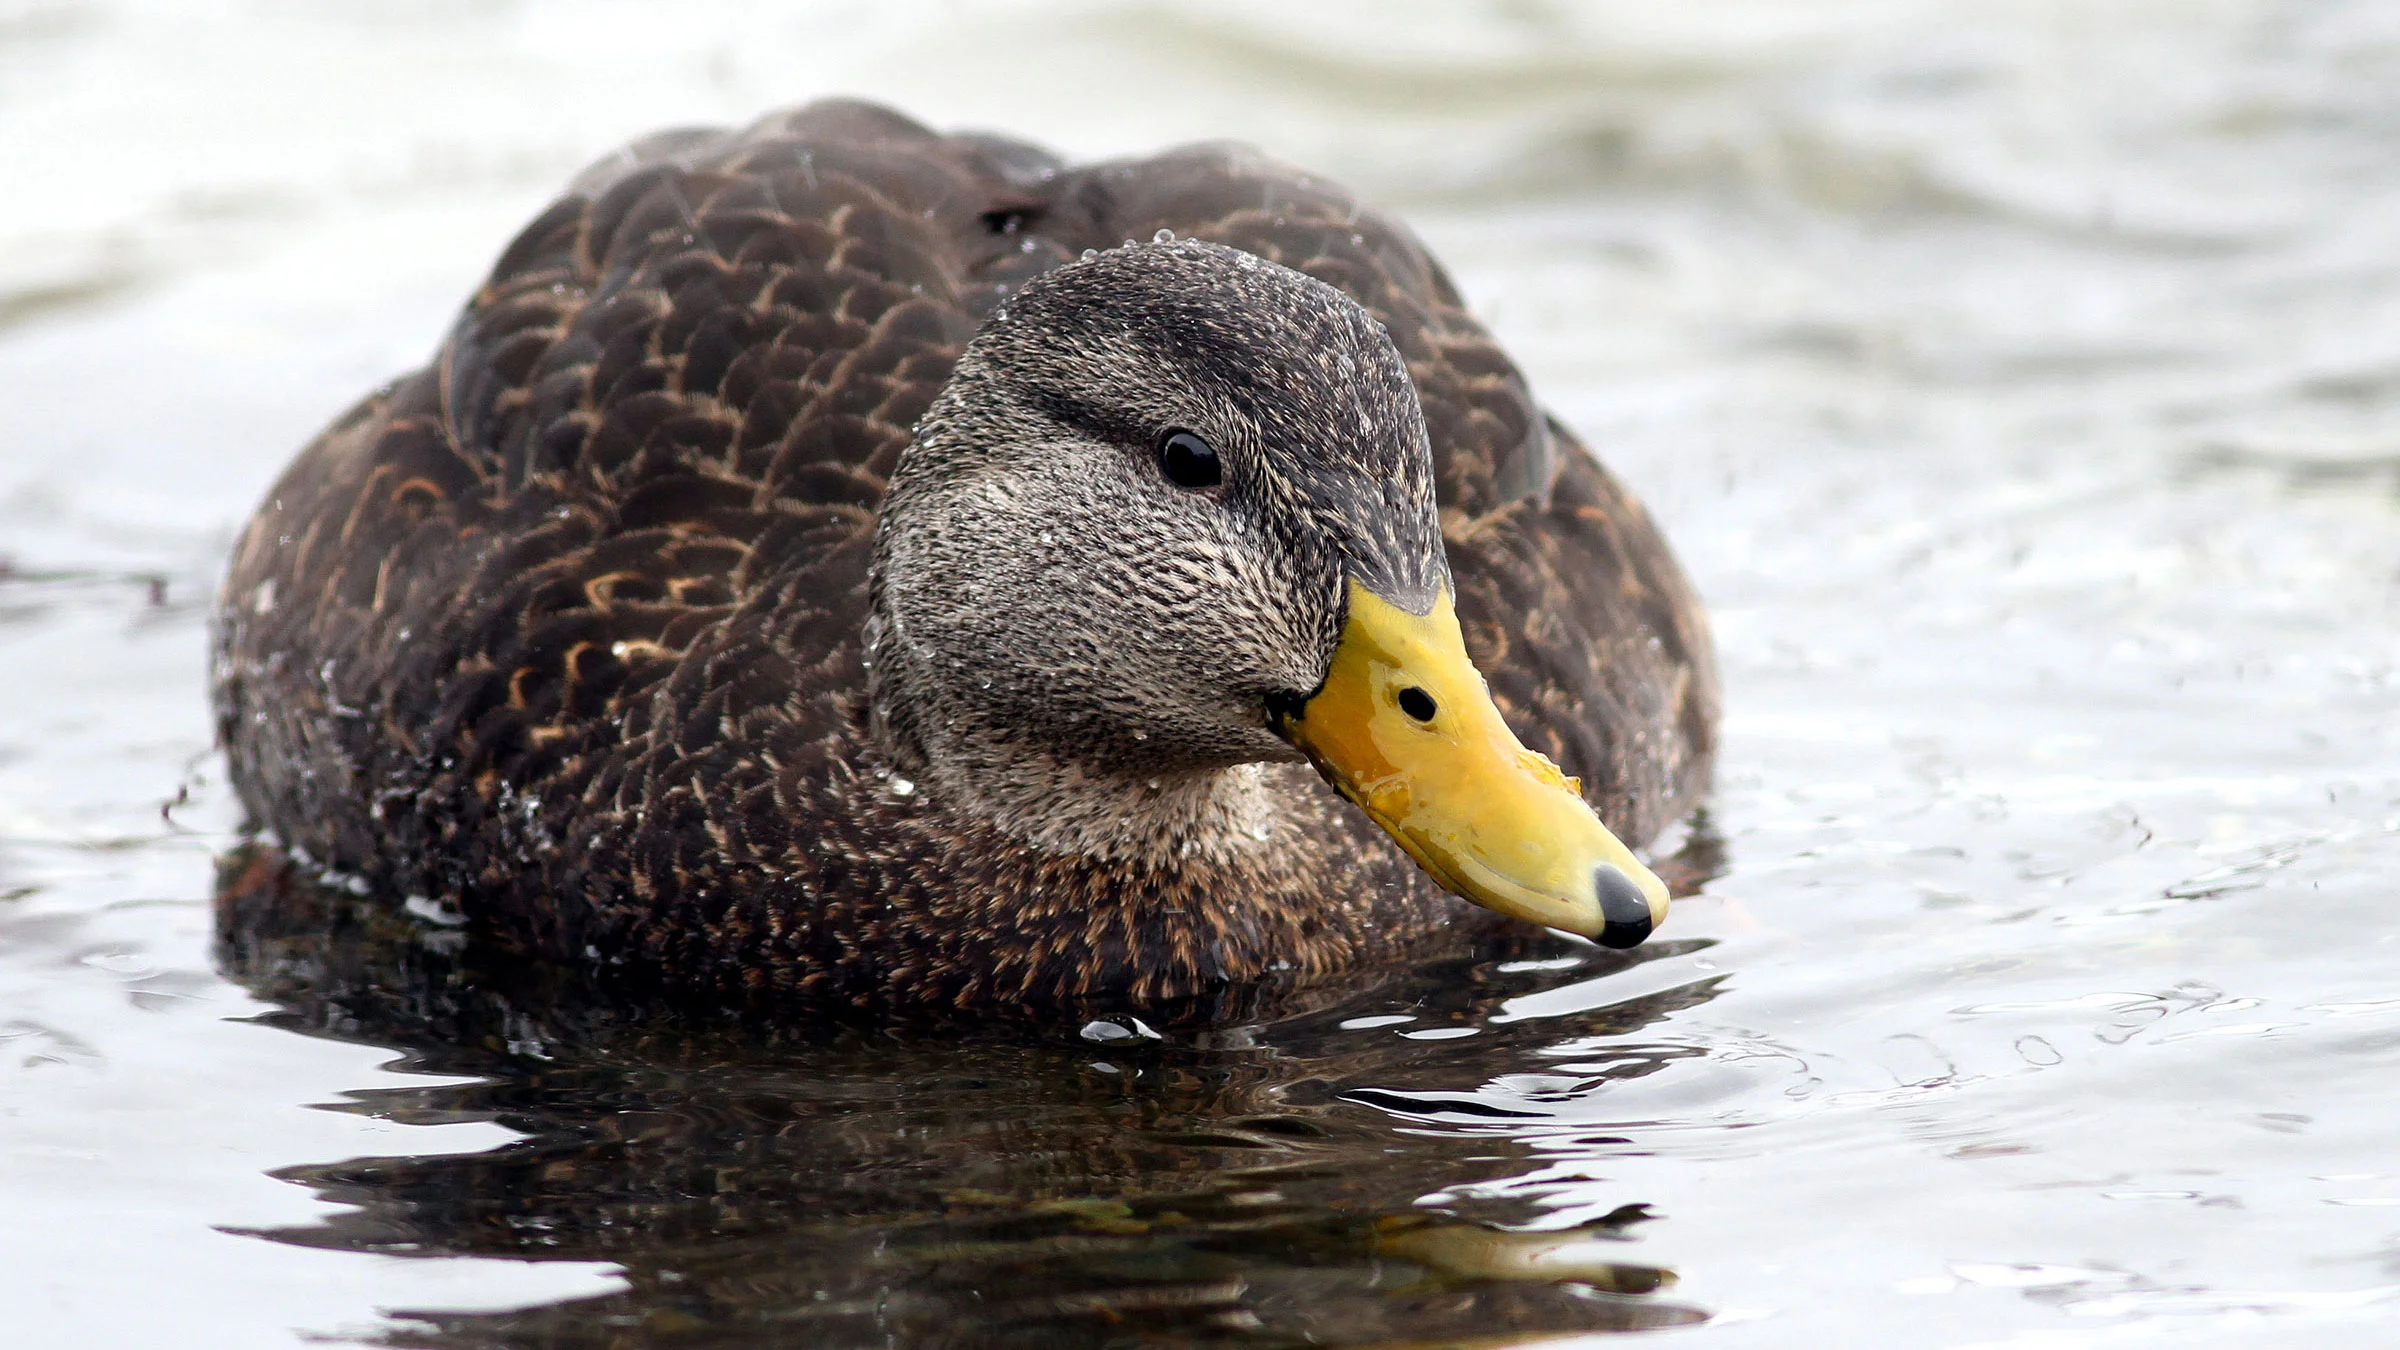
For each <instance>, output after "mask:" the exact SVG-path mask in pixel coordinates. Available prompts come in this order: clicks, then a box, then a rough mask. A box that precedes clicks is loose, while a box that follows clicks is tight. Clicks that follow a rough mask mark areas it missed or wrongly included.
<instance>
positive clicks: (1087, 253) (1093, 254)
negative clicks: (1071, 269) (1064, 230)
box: [1083, 248, 1100, 262]
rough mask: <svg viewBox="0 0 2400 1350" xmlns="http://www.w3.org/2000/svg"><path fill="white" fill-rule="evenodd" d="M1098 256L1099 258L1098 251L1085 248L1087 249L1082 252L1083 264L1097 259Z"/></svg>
mask: <svg viewBox="0 0 2400 1350" xmlns="http://www.w3.org/2000/svg"><path fill="white" fill-rule="evenodd" d="M1099 256H1100V250H1098V249H1096V248H1087V249H1085V250H1084V251H1083V260H1084V261H1085V262H1090V261H1091V260H1092V259H1094V258H1097V257H1099Z"/></svg>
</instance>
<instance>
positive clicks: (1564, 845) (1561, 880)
mask: <svg viewBox="0 0 2400 1350" xmlns="http://www.w3.org/2000/svg"><path fill="white" fill-rule="evenodd" d="M1277 730H1278V731H1280V732H1281V733H1282V734H1283V736H1284V738H1285V739H1286V740H1289V741H1290V742H1291V743H1292V744H1293V745H1295V746H1297V747H1299V748H1300V750H1301V751H1303V752H1304V753H1306V754H1307V756H1308V757H1309V760H1310V761H1311V762H1312V763H1314V764H1315V765H1316V766H1317V771H1318V772H1320V773H1322V774H1324V775H1325V778H1326V780H1327V781H1328V782H1331V783H1332V784H1333V785H1334V786H1335V787H1336V788H1339V789H1340V790H1341V793H1342V795H1343V796H1345V797H1348V798H1349V799H1350V800H1351V801H1353V802H1356V803H1357V804H1358V805H1359V806H1360V807H1361V808H1362V809H1363V810H1365V811H1366V813H1367V815H1368V816H1370V817H1372V818H1373V819H1374V821H1375V823H1376V824H1378V825H1380V826H1382V827H1383V828H1384V829H1385V830H1386V831H1387V832H1389V833H1390V835H1391V836H1392V838H1394V839H1396V840H1398V841H1399V843H1400V847H1402V848H1404V849H1406V850H1408V854H1409V856H1410V857H1412V858H1415V859H1416V860H1417V862H1418V863H1419V864H1420V865H1421V866H1423V867H1424V869H1425V870H1426V871H1427V872H1430V873H1432V874H1433V877H1434V879H1435V880H1436V881H1439V882H1440V883H1441V884H1442V885H1443V886H1445V887H1447V888H1448V889H1450V890H1451V891H1453V892H1456V893H1457V894H1459V895H1461V896H1464V897H1465V898H1467V899H1469V900H1472V901H1474V902H1475V903H1476V904H1479V905H1482V906H1483V907H1485V908H1486V909H1492V910H1497V911H1499V912H1500V913H1502V914H1506V915H1510V916H1512V917H1514V918H1519V919H1526V920H1530V921H1532V922H1534V923H1538V924H1543V925H1546V926H1548V927H1551V928H1563V929H1565V930H1566V931H1568V932H1570V933H1580V934H1582V935H1583V936H1585V937H1589V938H1596V939H1598V940H1599V941H1600V942H1601V943H1603V944H1605V945H1607V946H1611V947H1630V946H1633V945H1634V944H1635V943H1638V942H1640V941H1641V940H1642V939H1643V938H1646V937H1648V936H1649V935H1650V930H1651V929H1652V928H1654V927H1656V926H1657V925H1658V924H1660V923H1662V922H1664V921H1665V919H1666V917H1667V888H1666V885H1665V883H1663V882H1661V881H1660V880H1659V879H1658V878H1657V877H1656V876H1655V875H1653V874H1652V873H1651V871H1650V869H1649V868H1647V867H1644V866H1642V864H1641V862H1640V861H1639V860H1638V859H1636V858H1635V857H1634V856H1633V852H1632V850H1630V849H1628V848H1626V847H1625V845H1623V844H1622V843H1619V842H1618V841H1617V837H1616V836H1615V835H1613V834H1611V833H1609V831H1608V827H1607V826H1605V825H1603V824H1601V823H1600V818H1599V817H1598V816H1596V815H1594V814H1592V808H1591V807H1589V806H1587V805H1585V804H1584V800H1583V797H1582V796H1581V795H1580V790H1579V788H1578V786H1577V784H1576V783H1575V782H1574V781H1573V780H1572V779H1569V778H1567V777H1566V776H1565V775H1564V774H1561V773H1560V772H1559V771H1558V766H1557V765H1555V764H1553V763H1551V762H1550V760H1549V759H1548V758H1547V757H1545V756H1542V755H1539V754H1536V753H1535V752H1533V751H1531V750H1528V749H1526V748H1525V747H1524V745H1523V744H1521V743H1520V742H1519V741H1518V740H1517V738H1516V735H1515V734H1514V733H1512V732H1511V731H1510V730H1509V729H1508V724H1507V723H1505V722H1503V721H1502V720H1501V718H1500V710H1499V709H1498V708H1496V707H1494V706H1493V705H1492V696H1491V693H1490V691H1489V690H1487V689H1486V688H1485V687H1484V683H1483V676H1482V675H1480V674H1478V673H1477V672H1476V670H1475V666H1474V664H1473V663H1472V662H1470V661H1469V660H1468V659H1467V647H1466V642H1465V640H1464V638H1463V637H1462V636H1461V635H1460V633H1459V629H1458V618H1457V615H1456V614H1454V613H1453V612H1452V610H1451V607H1450V596H1449V593H1448V592H1447V591H1444V592H1443V593H1442V594H1441V595H1440V596H1438V597H1437V598H1436V599H1435V601H1434V604H1433V609H1432V611H1431V612H1430V613H1427V614H1424V615H1421V616H1420V615H1415V614H1411V613H1409V612H1408V611H1407V610H1404V609H1402V608H1400V607H1399V606H1397V605H1394V604H1392V603H1391V602H1390V601H1388V600H1385V599H1384V598H1383V597H1381V596H1379V595H1376V594H1375V593H1374V592H1373V591H1370V590H1368V589H1367V588H1366V587H1364V586H1361V585H1359V584H1358V583H1357V582H1355V581H1353V582H1351V583H1350V615H1349V619H1348V622H1347V624H1346V625H1345V627H1344V628H1343V630H1342V638H1341V642H1340V645H1339V646H1337V647H1336V648H1335V649H1334V654H1333V668H1332V671H1331V673H1329V674H1328V675H1327V676H1326V679H1325V685H1324V687H1323V688H1322V689H1320V690H1318V691H1317V693H1316V694H1315V695H1313V696H1312V697H1310V698H1309V700H1308V701H1307V702H1306V703H1304V704H1302V705H1301V706H1300V708H1299V710H1298V711H1297V712H1296V713H1293V714H1287V715H1286V716H1285V717H1284V718H1283V719H1282V724H1281V725H1280V726H1279V727H1278V728H1277Z"/></svg>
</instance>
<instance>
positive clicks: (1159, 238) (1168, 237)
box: [1150, 226, 1175, 244]
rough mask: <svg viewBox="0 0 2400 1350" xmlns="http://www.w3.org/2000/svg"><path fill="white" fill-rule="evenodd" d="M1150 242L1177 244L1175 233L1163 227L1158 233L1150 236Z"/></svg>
mask: <svg viewBox="0 0 2400 1350" xmlns="http://www.w3.org/2000/svg"><path fill="white" fill-rule="evenodd" d="M1150 242H1151V243H1153V244H1172V243H1174V242H1175V232H1174V231H1173V230H1170V229H1167V228H1165V227H1163V226H1162V227H1160V229H1159V231H1158V233H1156V234H1154V235H1151V236H1150Z"/></svg>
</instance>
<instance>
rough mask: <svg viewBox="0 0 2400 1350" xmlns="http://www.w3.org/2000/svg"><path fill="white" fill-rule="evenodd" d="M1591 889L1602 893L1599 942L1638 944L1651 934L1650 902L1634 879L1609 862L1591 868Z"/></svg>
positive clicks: (1636, 945)
mask: <svg viewBox="0 0 2400 1350" xmlns="http://www.w3.org/2000/svg"><path fill="white" fill-rule="evenodd" d="M1592 889H1593V890H1595V891H1597V892H1599V894H1600V919H1601V928H1600V945H1601V946H1603V947H1638V946H1640V945H1641V941H1642V939H1643V938H1646V937H1648V936H1650V901H1649V900H1648V898H1646V897H1645V896H1643V894H1642V888H1641V887H1639V886H1636V885H1634V884H1633V878H1632V877H1629V876H1627V875H1625V874H1624V873H1623V872H1620V871H1618V870H1617V869H1616V868H1614V867H1611V866H1609V865H1608V864H1606V863H1602V864H1600V865H1599V866H1598V867H1595V868H1593V869H1592Z"/></svg>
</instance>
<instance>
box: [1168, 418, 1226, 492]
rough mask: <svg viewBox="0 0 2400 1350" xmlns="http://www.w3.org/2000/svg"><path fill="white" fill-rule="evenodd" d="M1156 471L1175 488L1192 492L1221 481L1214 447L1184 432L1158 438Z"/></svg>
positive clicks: (1222, 472)
mask: <svg viewBox="0 0 2400 1350" xmlns="http://www.w3.org/2000/svg"><path fill="white" fill-rule="evenodd" d="M1158 471H1159V472H1160V473H1163V474H1165V475H1166V476H1167V481H1168V482H1170V483H1173V484H1174V485H1175V486H1177V487H1179V488H1190V489H1192V490H1194V491H1198V490H1199V489H1201V488H1212V487H1215V486H1216V485H1217V484H1219V483H1222V482H1224V481H1225V466H1224V464H1223V463H1221V462H1219V461H1218V459H1217V452H1216V449H1215V447H1213V446H1211V445H1210V444H1209V443H1208V442H1206V441H1204V440H1201V439H1200V438H1199V437H1198V436H1195V435H1193V434H1192V433H1191V432H1188V431H1170V432H1168V433H1167V434H1166V435H1165V436H1163V437H1161V438H1159V442H1158Z"/></svg>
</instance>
